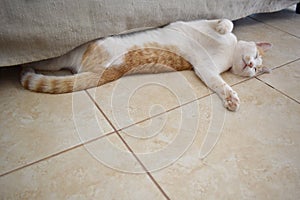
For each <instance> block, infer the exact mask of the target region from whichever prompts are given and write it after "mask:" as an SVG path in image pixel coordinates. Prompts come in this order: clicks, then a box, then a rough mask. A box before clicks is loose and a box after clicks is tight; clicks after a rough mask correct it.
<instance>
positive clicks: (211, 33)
mask: <svg viewBox="0 0 300 200" xmlns="http://www.w3.org/2000/svg"><path fill="white" fill-rule="evenodd" d="M232 29H233V23H232V22H231V21H229V20H227V19H223V20H198V21H192V22H175V23H171V24H169V25H167V26H165V27H162V28H157V29H153V30H148V31H144V32H137V33H133V34H127V35H120V36H111V37H107V38H103V39H99V40H96V41H92V42H89V43H87V44H85V45H82V46H80V47H78V48H76V49H74V50H72V51H71V52H69V53H67V54H65V55H63V56H61V57H58V58H54V59H49V60H46V61H40V62H36V63H32V64H28V65H26V66H25V68H24V69H23V71H22V74H21V83H22V85H23V86H24V87H25V88H27V89H29V90H32V91H36V92H44V93H56V94H57V93H66V92H72V91H78V90H83V89H87V88H91V87H96V86H99V85H102V84H105V83H107V82H110V81H113V80H116V79H118V78H120V77H122V76H124V75H128V74H136V73H161V72H168V71H179V70H189V69H192V70H194V71H195V73H196V75H197V76H198V77H199V78H200V79H201V80H202V81H203V82H204V83H205V84H206V85H207V86H208V87H209V88H210V89H212V90H213V91H215V92H216V93H217V94H218V95H219V97H220V98H221V99H222V100H223V102H224V106H225V107H226V108H227V109H229V110H231V111H235V110H237V109H238V107H239V103H240V100H239V98H238V95H237V93H236V92H235V91H234V90H233V89H232V88H231V87H230V86H229V85H228V84H227V83H226V82H225V81H224V80H223V79H222V78H221V76H220V74H221V73H222V72H224V71H227V70H229V69H231V71H232V72H233V73H234V74H237V75H241V76H249V77H251V76H254V75H255V74H256V73H257V72H258V71H260V70H263V68H262V58H261V56H262V53H263V52H264V51H266V50H267V49H269V48H270V47H271V44H270V43H255V42H245V41H237V38H236V36H235V35H234V34H233V33H231V31H232ZM64 68H67V69H70V70H71V71H72V72H73V73H74V74H73V75H69V76H48V75H42V74H38V73H36V72H35V71H34V70H33V69H36V70H47V71H54V70H61V69H64Z"/></svg>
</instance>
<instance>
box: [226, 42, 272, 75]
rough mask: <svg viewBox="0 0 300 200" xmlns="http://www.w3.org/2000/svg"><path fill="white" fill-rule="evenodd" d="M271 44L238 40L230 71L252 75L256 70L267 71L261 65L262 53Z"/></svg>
mask: <svg viewBox="0 0 300 200" xmlns="http://www.w3.org/2000/svg"><path fill="white" fill-rule="evenodd" d="M271 47H272V44H270V43H267V42H257V43H255V42H245V41H241V40H240V41H238V43H237V45H236V48H235V53H234V56H233V65H232V68H231V71H232V72H233V73H234V74H237V75H240V76H250V77H251V76H254V75H255V74H257V73H258V72H261V71H263V72H268V69H267V68H266V67H264V66H263V65H262V55H263V53H264V52H266V51H267V50H269V49H270V48H271Z"/></svg>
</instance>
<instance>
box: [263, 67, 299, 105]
mask: <svg viewBox="0 0 300 200" xmlns="http://www.w3.org/2000/svg"><path fill="white" fill-rule="evenodd" d="M258 78H259V79H260V80H263V81H264V82H266V83H268V84H270V85H271V86H272V87H274V88H276V89H278V90H280V91H281V92H283V93H284V94H286V95H288V96H289V97H291V98H293V99H295V100H297V101H298V102H300V61H296V62H293V63H291V64H289V65H286V66H283V67H280V68H278V69H275V70H273V72H272V74H270V75H262V76H259V77H258Z"/></svg>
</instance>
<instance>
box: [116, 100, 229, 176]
mask: <svg viewBox="0 0 300 200" xmlns="http://www.w3.org/2000/svg"><path fill="white" fill-rule="evenodd" d="M227 112H228V111H227V110H226V109H225V108H224V107H223V105H222V102H221V100H220V99H219V98H218V97H217V96H216V95H211V96H209V97H206V98H204V99H201V100H200V103H198V101H194V102H191V103H189V104H187V105H184V106H182V107H179V108H176V109H174V110H171V111H169V112H167V113H164V114H162V115H159V116H157V117H153V118H151V119H149V120H146V121H144V122H142V123H138V124H135V125H133V126H130V127H128V128H126V129H123V130H122V131H120V134H121V136H122V138H124V140H125V141H126V143H127V144H128V145H129V146H130V147H131V148H132V150H133V151H134V153H135V154H136V155H137V156H138V158H139V159H140V160H141V161H142V163H143V164H145V166H146V168H147V170H149V171H157V170H160V169H163V168H165V167H168V166H169V165H171V164H172V163H174V162H176V160H178V159H179V158H180V157H181V156H182V155H183V154H184V153H185V152H186V150H187V149H188V148H189V147H190V146H191V145H192V143H193V142H194V140H195V138H196V137H197V136H201V137H205V136H206V135H208V138H207V142H206V143H205V145H203V147H204V148H205V149H204V148H203V154H206V153H207V152H209V150H210V149H211V148H212V147H213V146H214V144H215V143H214V142H215V141H216V140H217V138H218V137H219V136H220V133H221V132H220V130H221V128H222V126H223V120H224V117H225V116H226V113H227Z"/></svg>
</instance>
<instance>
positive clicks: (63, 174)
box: [0, 134, 165, 200]
mask: <svg viewBox="0 0 300 200" xmlns="http://www.w3.org/2000/svg"><path fill="white" fill-rule="evenodd" d="M108 137H110V138H113V137H117V136H116V135H115V134H113V135H109V136H108ZM102 139H103V138H102ZM102 139H100V140H102ZM110 140H111V141H112V140H114V141H116V140H118V138H115V139H110ZM106 142H107V141H106ZM106 142H104V143H106ZM118 142H119V143H122V142H121V141H120V140H119V141H118ZM104 143H102V144H104ZM100 149H101V151H103V152H106V153H107V154H110V151H111V150H110V149H109V148H107V146H106V145H104V147H102V148H101V147H100V146H99V149H98V150H99V151H100ZM118 159H119V160H120V162H121V161H122V159H123V158H122V157H119V158H118ZM134 163H136V160H135V159H134V158H133V157H132V158H131V160H130V161H129V160H126V162H123V165H135V164H134ZM0 188H1V189H0V190H1V194H0V198H1V199H45V200H46V199H145V200H146V199H149V200H152V199H165V197H164V196H163V194H162V193H161V192H160V190H159V189H158V188H157V187H156V185H155V184H154V183H153V182H152V181H151V179H150V178H149V177H148V176H147V174H145V173H143V174H132V173H122V172H120V171H117V170H115V169H113V168H110V167H106V166H104V165H103V164H102V163H101V162H99V160H97V159H95V158H94V157H93V155H91V154H90V153H89V152H88V151H86V150H85V149H84V148H83V147H79V148H76V149H73V150H71V151H68V152H65V153H63V154H60V155H58V156H56V157H52V158H50V159H47V160H44V161H42V162H39V163H37V164H34V165H31V166H29V167H26V168H24V169H22V170H19V171H16V172H13V173H11V174H8V175H5V176H2V177H0Z"/></svg>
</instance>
